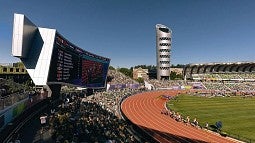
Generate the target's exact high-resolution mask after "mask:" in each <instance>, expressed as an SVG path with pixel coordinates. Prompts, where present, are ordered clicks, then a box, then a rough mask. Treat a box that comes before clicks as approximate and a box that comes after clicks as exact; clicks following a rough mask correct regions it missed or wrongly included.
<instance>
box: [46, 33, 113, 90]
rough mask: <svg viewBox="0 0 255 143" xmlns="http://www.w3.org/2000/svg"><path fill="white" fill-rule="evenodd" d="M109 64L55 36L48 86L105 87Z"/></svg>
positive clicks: (101, 58)
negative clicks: (64, 84)
mask: <svg viewBox="0 0 255 143" xmlns="http://www.w3.org/2000/svg"><path fill="white" fill-rule="evenodd" d="M109 63H110V59H108V58H105V57H102V56H98V55H95V54H92V53H90V52H87V51H85V50H82V49H81V48H79V47H76V46H75V45H73V44H72V43H70V42H68V41H67V40H66V39H64V38H63V37H62V36H61V35H60V34H56V39H55V44H54V49H53V54H52V58H51V64H50V71H49V76H48V84H50V83H54V84H58V83H59V84H63V83H66V84H72V85H77V86H82V87H87V88H102V87H105V85H106V77H107V72H108V67H109Z"/></svg>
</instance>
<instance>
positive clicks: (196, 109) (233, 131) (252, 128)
mask: <svg viewBox="0 0 255 143" xmlns="http://www.w3.org/2000/svg"><path fill="white" fill-rule="evenodd" d="M167 107H168V108H170V109H171V110H174V111H176V112H179V113H180V114H181V115H182V117H183V118H184V119H186V117H187V116H189V117H190V122H192V121H193V119H194V118H197V121H198V122H199V125H200V126H202V127H204V126H205V124H206V122H208V124H209V129H212V128H211V127H210V126H211V125H215V123H216V122H217V121H221V122H222V131H223V132H226V133H227V134H228V135H229V136H233V137H235V138H237V139H240V140H244V141H247V142H250V141H252V142H255V97H247V98H244V97H240V96H237V97H211V98H209V97H204V96H191V95H179V96H177V97H176V98H175V99H170V100H169V102H168V103H167Z"/></svg>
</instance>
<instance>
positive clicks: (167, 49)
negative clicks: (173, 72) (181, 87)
mask: <svg viewBox="0 0 255 143" xmlns="http://www.w3.org/2000/svg"><path fill="white" fill-rule="evenodd" d="M171 37H172V30H171V29H170V28H168V27H167V26H165V25H162V24H157V25H156V56H157V58H156V59H157V79H158V80H162V79H166V80H170V56H171V46H172V44H171V43H172V38H171Z"/></svg>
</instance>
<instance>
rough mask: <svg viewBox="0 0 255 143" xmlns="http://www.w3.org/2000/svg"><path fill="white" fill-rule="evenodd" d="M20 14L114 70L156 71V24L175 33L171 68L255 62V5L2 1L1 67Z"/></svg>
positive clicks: (238, 1)
mask: <svg viewBox="0 0 255 143" xmlns="http://www.w3.org/2000/svg"><path fill="white" fill-rule="evenodd" d="M14 13H20V14H24V15H26V16H27V17H28V19H30V20H31V21H32V22H33V23H34V24H35V25H37V26H38V27H45V28H53V29H57V31H58V32H59V33H60V34H61V35H62V36H64V37H65V38H66V39H68V40H69V41H70V42H71V43H73V44H75V45H76V46H78V47H80V48H82V49H84V50H86V51H89V52H92V53H95V54H98V55H101V56H104V57H108V58H110V59H111V63H110V65H111V66H113V67H126V68H129V67H133V66H136V65H156V29H155V25H156V24H163V25H166V26H167V27H169V28H171V30H172V31H173V33H172V49H171V57H170V58H171V64H174V65H177V64H189V63H209V62H242V61H249V62H254V61H255V1H254V0H74V1H71V0H54V1H53V0H26V1H20V0H8V1H6V0H0V63H12V62H17V61H19V59H18V58H15V57H12V55H11V48H12V28H13V15H14Z"/></svg>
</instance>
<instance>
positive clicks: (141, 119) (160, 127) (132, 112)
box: [121, 90, 238, 143]
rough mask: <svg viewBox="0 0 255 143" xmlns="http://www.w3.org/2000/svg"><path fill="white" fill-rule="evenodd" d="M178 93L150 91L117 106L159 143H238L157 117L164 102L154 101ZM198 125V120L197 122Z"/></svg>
mask: <svg viewBox="0 0 255 143" xmlns="http://www.w3.org/2000/svg"><path fill="white" fill-rule="evenodd" d="M177 93H178V91H174V90H167V91H153V92H145V93H140V94H136V95H133V96H130V97H128V98H127V99H125V100H124V101H123V103H122V104H121V109H122V111H123V113H124V114H125V116H126V117H127V118H128V119H129V120H130V121H131V122H132V123H134V124H136V125H137V126H139V127H140V128H142V129H143V130H144V131H145V132H147V133H148V134H150V135H151V136H152V137H153V138H154V139H156V140H157V141H159V142H162V143H172V142H177V143H183V142H198V143H200V142H214V143H230V142H231V143H232V142H238V141H236V140H233V139H231V138H227V137H222V136H220V135H218V134H215V133H213V132H209V131H206V130H202V129H198V128H195V127H192V126H191V125H185V124H184V123H182V122H177V121H175V120H174V119H172V118H171V117H169V116H166V115H164V114H161V111H162V109H163V108H165V103H166V101H167V100H163V99H161V98H157V97H159V96H160V95H173V96H175V95H177ZM198 121H199V119H198Z"/></svg>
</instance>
